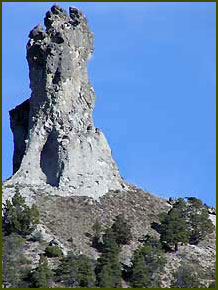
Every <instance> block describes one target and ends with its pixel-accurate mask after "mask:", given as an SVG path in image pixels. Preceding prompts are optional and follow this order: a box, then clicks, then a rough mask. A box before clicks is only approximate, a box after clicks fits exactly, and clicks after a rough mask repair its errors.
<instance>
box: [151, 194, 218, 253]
mask: <svg viewBox="0 0 218 290" xmlns="http://www.w3.org/2000/svg"><path fill="white" fill-rule="evenodd" d="M159 218H160V222H161V223H160V224H159V225H158V224H155V223H153V224H152V227H153V228H155V229H156V230H157V231H158V232H159V233H160V240H161V242H162V243H163V245H164V243H167V245H168V246H174V247H175V251H177V249H178V243H179V242H181V243H186V242H189V243H191V244H197V243H198V242H199V241H200V240H203V239H204V238H205V237H206V235H207V234H209V233H212V232H213V230H214V225H213V223H212V221H211V220H210V219H209V214H208V210H207V207H206V206H205V205H203V203H202V202H201V201H200V200H199V199H196V198H189V199H188V202H185V201H184V199H182V198H179V199H178V200H177V201H176V202H175V204H174V205H173V208H172V209H170V211H169V212H168V213H162V214H160V216H159Z"/></svg>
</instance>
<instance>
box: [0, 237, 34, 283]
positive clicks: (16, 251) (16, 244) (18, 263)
mask: <svg viewBox="0 0 218 290" xmlns="http://www.w3.org/2000/svg"><path fill="white" fill-rule="evenodd" d="M23 245H24V239H23V238H22V237H20V236H19V235H17V234H15V233H12V234H10V235H8V236H5V235H3V237H2V285H3V288H23V287H24V288H28V286H29V285H28V283H27V282H25V280H24V278H25V276H26V271H29V268H28V265H29V260H28V259H27V258H26V257H25V256H24V255H23V254H22V249H23Z"/></svg>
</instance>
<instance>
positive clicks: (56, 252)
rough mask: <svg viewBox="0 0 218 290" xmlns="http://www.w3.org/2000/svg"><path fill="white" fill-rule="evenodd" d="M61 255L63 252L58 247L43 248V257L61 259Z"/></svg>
mask: <svg viewBox="0 0 218 290" xmlns="http://www.w3.org/2000/svg"><path fill="white" fill-rule="evenodd" d="M62 255H63V252H62V250H61V249H60V247H58V246H47V247H46V248H45V256H47V257H49V258H53V257H61V256H62Z"/></svg>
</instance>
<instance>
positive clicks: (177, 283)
mask: <svg viewBox="0 0 218 290" xmlns="http://www.w3.org/2000/svg"><path fill="white" fill-rule="evenodd" d="M174 278H175V280H174V281H173V282H172V284H171V287H170V288H201V284H200V283H199V277H198V275H197V274H196V273H195V272H194V269H193V268H192V267H191V266H190V265H188V264H187V263H183V264H182V265H181V266H180V267H179V269H178V270H177V272H176V273H175V274H174Z"/></svg>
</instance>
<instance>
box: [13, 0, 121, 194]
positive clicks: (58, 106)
mask: <svg viewBox="0 0 218 290" xmlns="http://www.w3.org/2000/svg"><path fill="white" fill-rule="evenodd" d="M44 24H45V27H46V30H44V29H43V27H42V26H41V25H38V26H36V27H35V28H34V29H33V30H32V31H31V32H30V34H29V41H28V44H27V60H28V64H29V76H30V87H31V90H32V94H31V98H30V99H29V100H27V101H26V102H24V103H23V104H21V105H19V106H17V107H16V108H15V109H13V110H12V111H11V112H10V116H11V128H12V131H13V134H14V148H15V150H14V158H13V168H14V173H15V174H14V175H13V177H12V178H11V180H10V182H12V183H13V184H16V183H20V184H27V185H28V184H31V185H42V184H48V185H50V186H53V187H57V188H58V189H59V190H60V191H61V190H62V191H68V194H69V192H70V193H72V194H76V195H86V196H92V197H98V196H101V195H103V194H105V193H106V192H108V190H114V189H122V188H123V187H124V185H123V181H122V179H121V177H120V174H119V171H118V169H117V166H116V164H115V162H114V160H113V159H112V157H111V150H110V147H109V145H108V143H107V140H106V139H105V137H104V135H103V133H102V132H101V131H100V130H99V129H97V128H95V126H94V124H93V118H92V111H93V108H94V102H95V94H94V89H93V88H92V86H91V84H90V82H89V80H88V74H87V61H88V59H89V58H90V56H91V54H92V52H93V35H92V33H91V32H90V30H89V28H88V25H87V21H86V18H85V17H84V15H82V13H81V12H80V11H79V10H77V9H76V8H70V11H69V16H68V15H67V13H66V12H65V11H64V10H63V9H61V8H60V7H59V6H57V5H54V6H52V8H51V11H48V12H47V13H46V17H45V19H44Z"/></svg>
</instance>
